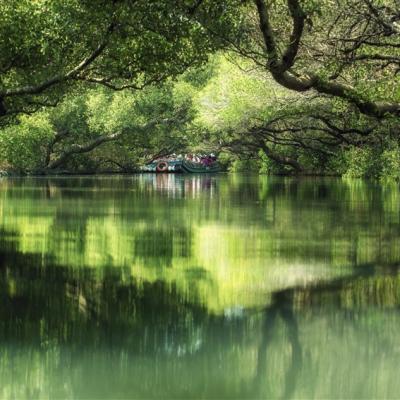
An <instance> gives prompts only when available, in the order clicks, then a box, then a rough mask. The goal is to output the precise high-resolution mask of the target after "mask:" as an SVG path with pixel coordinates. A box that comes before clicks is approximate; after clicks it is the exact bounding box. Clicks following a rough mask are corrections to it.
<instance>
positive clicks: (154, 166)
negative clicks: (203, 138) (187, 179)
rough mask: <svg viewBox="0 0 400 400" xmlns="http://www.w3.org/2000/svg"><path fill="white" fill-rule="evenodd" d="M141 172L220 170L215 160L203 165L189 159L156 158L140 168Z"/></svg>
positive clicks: (199, 172) (211, 171)
mask: <svg viewBox="0 0 400 400" xmlns="http://www.w3.org/2000/svg"><path fill="white" fill-rule="evenodd" d="M141 170H142V171H143V172H158V173H166V172H178V173H179V172H180V173H191V174H204V173H213V172H220V170H221V168H220V166H219V165H218V163H217V162H213V163H212V164H210V165H204V164H203V163H198V162H193V161H189V160H158V161H153V162H151V163H148V164H146V165H145V166H143V167H142V168H141Z"/></svg>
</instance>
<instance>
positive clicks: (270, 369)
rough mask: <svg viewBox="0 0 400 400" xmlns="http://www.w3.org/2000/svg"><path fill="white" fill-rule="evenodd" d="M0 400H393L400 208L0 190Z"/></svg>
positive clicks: (379, 203)
mask: <svg viewBox="0 0 400 400" xmlns="http://www.w3.org/2000/svg"><path fill="white" fill-rule="evenodd" d="M0 257H1V260H0V287H1V290H0V296H1V303H0V382H1V384H0V398H1V399H8V398H17V399H24V398H153V397H163V398H269V397H271V398H400V379H399V374H400V370H399V363H400V310H399V305H400V278H399V277H400V275H399V268H400V193H399V186H398V185H388V186H379V185H376V184H372V183H367V182H362V181H342V180H337V179H293V178H292V179H290V178H270V177H251V176H247V177H246V176H236V175H234V176H225V175H215V176H182V175H181V176H179V175H157V176H156V175H137V176H133V177H99V178H54V179H44V178H43V179H15V180H6V179H4V180H0Z"/></svg>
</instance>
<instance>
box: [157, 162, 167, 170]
mask: <svg viewBox="0 0 400 400" xmlns="http://www.w3.org/2000/svg"><path fill="white" fill-rule="evenodd" d="M156 171H157V172H167V171H168V163H167V162H165V161H160V162H159V163H158V164H157V167H156Z"/></svg>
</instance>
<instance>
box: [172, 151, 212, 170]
mask: <svg viewBox="0 0 400 400" xmlns="http://www.w3.org/2000/svg"><path fill="white" fill-rule="evenodd" d="M165 160H167V161H174V160H186V161H191V162H194V163H198V164H202V165H204V166H206V167H209V166H210V165H212V164H213V163H215V161H217V157H216V156H215V154H213V153H211V154H193V153H189V154H184V155H182V154H178V155H176V154H171V155H170V156H168V157H166V158H165Z"/></svg>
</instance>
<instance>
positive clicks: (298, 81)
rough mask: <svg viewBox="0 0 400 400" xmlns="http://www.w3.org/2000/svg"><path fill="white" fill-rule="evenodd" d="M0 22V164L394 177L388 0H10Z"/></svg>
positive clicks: (395, 63)
mask: <svg viewBox="0 0 400 400" xmlns="http://www.w3.org/2000/svg"><path fill="white" fill-rule="evenodd" d="M0 31H1V35H0V38H1V39H0V125H1V126H3V128H2V129H1V131H0V146H1V149H2V157H1V160H0V162H1V165H2V166H3V167H4V168H11V169H14V170H18V171H21V172H22V171H25V172H32V171H33V172H35V171H36V172H38V171H48V170H59V169H64V168H67V169H68V170H72V171H75V170H84V169H90V170H98V169H102V168H111V166H114V168H118V169H120V170H124V171H128V170H132V169H134V168H135V167H137V166H138V165H140V164H141V163H144V162H146V161H148V160H151V159H152V158H154V157H157V156H163V155H166V154H168V153H174V152H175V153H180V152H185V151H197V150H198V149H204V150H207V151H214V152H218V153H219V154H220V160H221V162H222V163H223V164H224V162H226V166H227V167H228V168H231V169H233V170H236V169H238V168H239V165H242V166H243V168H255V169H257V170H258V169H260V168H261V170H262V171H263V172H272V173H290V172H296V173H323V174H327V173H328V174H341V175H342V174H347V175H350V176H376V177H386V176H389V175H390V176H393V177H395V178H398V177H399V176H398V175H399V174H398V173H396V172H395V171H398V170H399V167H400V150H399V148H400V143H399V128H398V126H399V118H400V91H399V71H400V35H399V34H400V13H399V7H398V4H397V1H396V0H337V1H330V0H324V1H314V0H275V1H270V0H225V1H220V2H215V1H211V0H196V1H195V0H193V1H186V0H174V1H172V2H171V1H161V0H160V1H155V2H150V3H149V2H144V1H142V0H114V1H111V2H110V1H101V0H96V1H90V2H89V1H77V0H67V1H58V0H57V1H50V0H38V1H35V2H31V1H14V0H11V1H9V2H4V3H2V4H1V5H0ZM49 106H50V107H49ZM26 114H28V115H26ZM17 149H18V150H17ZM224 160H225V161H224ZM239 169H240V168H239Z"/></svg>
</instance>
